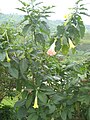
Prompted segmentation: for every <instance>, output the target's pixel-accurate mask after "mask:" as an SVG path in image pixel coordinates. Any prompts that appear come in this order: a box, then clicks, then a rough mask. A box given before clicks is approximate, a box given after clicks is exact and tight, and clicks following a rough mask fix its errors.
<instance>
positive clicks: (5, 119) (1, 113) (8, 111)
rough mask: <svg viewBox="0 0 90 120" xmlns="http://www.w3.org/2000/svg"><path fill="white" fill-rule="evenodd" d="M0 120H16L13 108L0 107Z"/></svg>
mask: <svg viewBox="0 0 90 120" xmlns="http://www.w3.org/2000/svg"><path fill="white" fill-rule="evenodd" d="M0 120H17V117H16V116H15V111H14V108H13V107H11V106H7V105H2V106H0Z"/></svg>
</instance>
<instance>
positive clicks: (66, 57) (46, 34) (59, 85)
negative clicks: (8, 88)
mask: <svg viewBox="0 0 90 120" xmlns="http://www.w3.org/2000/svg"><path fill="white" fill-rule="evenodd" d="M19 1H20V2H21V3H22V5H23V7H22V8H18V9H19V10H21V11H23V12H25V16H24V20H23V21H22V22H21V25H22V26H24V27H23V29H22V31H19V32H18V31H15V32H16V33H18V34H16V37H15V40H14V33H13V32H12V34H10V33H8V32H7V31H8V30H7V31H5V33H4V34H3V33H1V38H0V41H1V48H0V50H1V51H0V52H1V53H0V64H1V66H2V67H3V68H4V69H5V70H6V73H7V74H8V76H9V77H10V78H11V80H15V83H16V86H15V88H16V89H17V90H18V91H19V92H20V94H21V97H20V99H19V100H18V101H17V102H16V104H15V106H14V107H15V110H16V112H17V117H18V119H20V120H22V119H27V120H59V119H61V120H80V119H81V120H82V119H83V120H89V119H90V115H89V114H90V97H89V94H90V72H89V71H90V60H89V59H83V60H82V61H81V60H80V59H79V58H77V59H75V60H74V58H75V57H76V56H77V55H78V52H77V51H76V50H75V48H74V47H72V46H76V45H77V44H78V43H79V41H80V39H81V38H83V36H84V33H85V26H84V23H83V21H82V18H81V16H80V14H81V13H80V12H78V10H80V9H81V8H82V5H81V7H80V8H78V7H75V8H73V9H72V10H73V12H72V13H71V14H70V15H68V17H67V18H66V19H65V22H64V23H63V24H62V25H58V26H57V31H56V33H55V34H54V35H52V36H51V34H50V29H49V27H48V25H47V22H46V19H47V17H48V16H49V15H48V14H49V13H52V12H51V11H50V9H51V8H52V7H53V6H52V7H46V6H43V7H40V5H41V4H42V3H36V0H31V3H30V4H29V3H26V2H23V1H21V0H19ZM80 2H81V0H79V1H78V2H76V4H77V5H78V4H79V3H80ZM23 22H24V24H23ZM10 36H11V37H13V39H12V38H11V37H10ZM19 39H20V42H19ZM69 41H71V43H70V42H69ZM49 42H50V44H51V43H53V42H54V43H55V44H56V48H55V50H56V53H57V54H56V55H55V56H52V57H51V56H48V55H47V54H46V53H47V49H48V47H49ZM51 49H54V48H52V47H51ZM6 53H7V54H6ZM73 53H74V54H73ZM6 55H8V56H6ZM86 56H87V58H90V54H89V53H88V54H87V55H86ZM8 59H9V61H8ZM78 59H79V60H78ZM86 93H87V94H86Z"/></svg>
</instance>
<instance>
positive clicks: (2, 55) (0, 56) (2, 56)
mask: <svg viewBox="0 0 90 120" xmlns="http://www.w3.org/2000/svg"><path fill="white" fill-rule="evenodd" d="M5 56H6V54H5V52H2V53H0V61H4V59H5Z"/></svg>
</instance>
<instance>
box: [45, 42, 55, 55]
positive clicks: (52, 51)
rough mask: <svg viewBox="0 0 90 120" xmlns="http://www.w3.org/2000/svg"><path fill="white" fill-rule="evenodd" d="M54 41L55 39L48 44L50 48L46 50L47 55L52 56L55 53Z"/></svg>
mask: <svg viewBox="0 0 90 120" xmlns="http://www.w3.org/2000/svg"><path fill="white" fill-rule="evenodd" d="M55 42H56V40H55V41H54V42H53V44H52V45H51V46H50V48H49V49H48V51H47V54H48V55H49V56H54V55H55V54H56V52H55Z"/></svg>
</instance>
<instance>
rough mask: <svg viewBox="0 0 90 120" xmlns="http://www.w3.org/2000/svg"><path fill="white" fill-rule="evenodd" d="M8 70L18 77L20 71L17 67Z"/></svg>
mask: <svg viewBox="0 0 90 120" xmlns="http://www.w3.org/2000/svg"><path fill="white" fill-rule="evenodd" d="M8 72H9V74H10V75H11V76H12V77H14V78H16V79H18V75H19V72H18V70H17V69H16V68H12V67H9V69H8Z"/></svg>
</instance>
